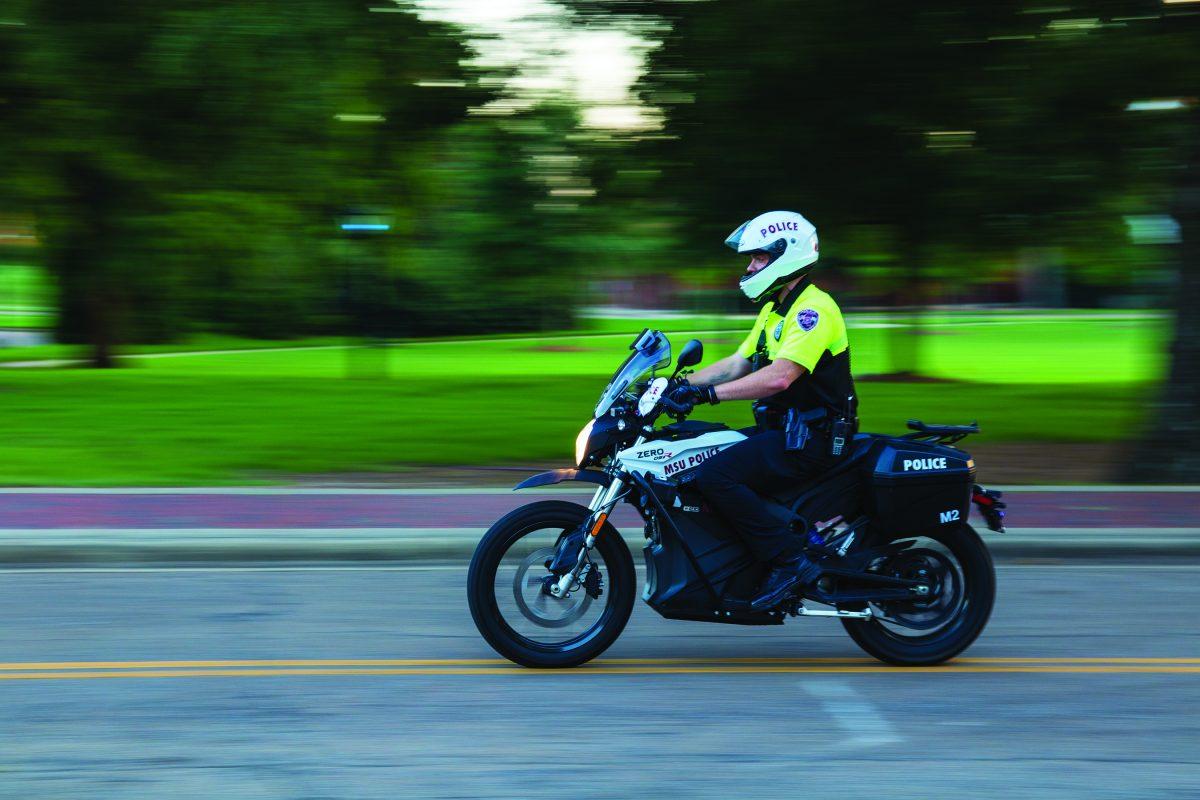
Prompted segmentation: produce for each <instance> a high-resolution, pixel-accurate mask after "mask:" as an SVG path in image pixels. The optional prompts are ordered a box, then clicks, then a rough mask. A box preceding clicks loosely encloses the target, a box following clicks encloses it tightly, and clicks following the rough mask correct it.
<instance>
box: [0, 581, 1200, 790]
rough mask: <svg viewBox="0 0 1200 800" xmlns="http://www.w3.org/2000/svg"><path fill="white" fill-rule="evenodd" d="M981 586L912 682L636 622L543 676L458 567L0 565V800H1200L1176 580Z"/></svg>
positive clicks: (732, 630) (783, 648) (645, 618)
mask: <svg viewBox="0 0 1200 800" xmlns="http://www.w3.org/2000/svg"><path fill="white" fill-rule="evenodd" d="M999 576H1000V595H999V601H998V606H997V609H996V613H995V615H994V617H993V619H992V622H991V624H990V626H989V627H988V629H987V630H986V631H985V633H984V635H983V637H982V638H981V639H980V640H979V641H978V642H977V643H976V644H975V646H974V647H973V648H972V649H971V650H969V651H968V652H967V653H966V654H965V656H966V657H965V658H964V659H963V660H961V661H960V662H958V663H956V664H955V665H951V666H948V667H946V668H943V669H940V670H937V671H933V672H915V673H914V672H905V671H900V670H896V669H892V668H885V667H882V666H881V665H877V664H876V663H875V662H871V661H868V660H862V658H863V654H862V653H861V652H859V651H858V650H856V648H855V647H854V645H853V643H852V642H851V641H850V640H849V638H848V637H846V636H845V634H844V633H843V632H842V630H841V628H840V626H839V625H837V624H836V623H831V622H829V621H826V620H798V621H794V622H793V623H791V624H789V625H787V626H784V627H782V628H768V629H762V628H741V627H734V626H719V625H705V624H701V623H683V622H668V621H665V620H662V619H660V618H659V617H657V615H655V614H654V613H653V612H652V611H650V610H649V609H648V608H646V607H645V606H643V605H640V604H639V606H638V608H637V609H636V610H635V612H634V616H633V619H632V620H631V623H630V626H629V628H628V629H627V630H626V632H625V634H624V636H623V637H622V638H621V640H620V641H618V643H617V644H616V645H615V646H614V647H613V648H612V649H611V650H610V651H609V652H608V653H607V654H606V656H605V657H604V659H602V660H601V661H599V662H596V663H595V665H594V666H593V667H592V668H591V669H586V670H580V671H573V672H553V673H546V672H535V671H529V670H521V669H519V668H516V667H511V666H508V665H506V664H504V663H500V662H496V661H494V659H495V658H496V656H495V654H494V653H492V652H491V651H490V650H489V649H488V648H487V646H486V645H485V644H484V643H483V641H482V640H481V639H480V638H479V637H478V635H477V634H476V632H475V630H474V627H473V626H472V623H471V620H470V617H469V614H468V612H467V609H466V603H465V600H464V597H463V584H464V568H463V567H462V566H461V565H433V564H425V565H408V566H401V567H391V568H388V567H384V568H380V567H371V568H364V569H359V568H347V567H317V568H312V569H307V568H278V567H276V568H270V569H266V570H261V569H246V568H230V567H220V568H213V569H162V570H146V569H140V570H121V569H116V570H90V571H78V570H57V571H21V570H8V571H4V572H3V573H0V608H2V609H4V613H3V614H2V615H0V642H2V643H3V645H2V646H3V652H4V656H3V661H4V662H6V663H4V664H0V699H2V701H3V709H4V713H3V717H2V720H3V721H2V722H0V798H22V800H24V799H25V798H79V797H87V798H123V799H124V798H156V799H157V798H164V797H172V798H191V797H196V798H201V797H203V798H212V797H222V798H397V797H439V798H440V797H445V798H461V797H480V798H499V797H504V798H508V797H512V798H529V797H570V798H614V797H663V796H675V797H681V798H684V797H686V798H690V797H705V798H708V797H711V798H737V797H766V798H777V797H778V798H782V797H785V796H786V797H792V796H799V797H810V796H811V797H818V796H838V797H872V798H875V797H888V798H898V799H899V798H913V800H917V799H918V798H920V799H922V800H924V799H927V798H951V797H953V798H961V797H963V796H971V797H977V798H978V797H984V798H987V797H1006V798H1011V797H1022V798H1031V797H1046V798H1064V797H1081V798H1082V797H1086V798H1138V799H1139V800H1145V798H1194V797H1197V796H1200V719H1198V718H1197V712H1196V709H1197V708H1198V707H1200V629H1198V626H1197V625H1196V622H1195V617H1194V612H1195V610H1196V608H1197V600H1198V599H1200V580H1197V579H1198V578H1200V563H1197V562H1189V563H1183V564H1181V563H1173V564H1170V565H1168V566H1166V567H1163V568H1160V567H1155V566H1153V565H1147V564H1140V565H1137V566H1133V567H1125V568H1121V567H1114V566H1111V565H1100V564H1095V565H1086V564H1080V565H1069V566H1068V565H1023V566H1022V565H1002V566H1001V567H1000V568H999ZM772 659H774V660H772ZM822 659H825V660H822ZM1089 659H1095V660H1089ZM264 661H266V662H269V663H263V662H264ZM229 662H235V663H229ZM246 662H250V663H246ZM281 662H282V663H281Z"/></svg>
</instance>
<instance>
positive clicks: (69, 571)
mask: <svg viewBox="0 0 1200 800" xmlns="http://www.w3.org/2000/svg"><path fill="white" fill-rule="evenodd" d="M1026 569H1034V570H1046V569H1049V570H1063V571H1068V572H1070V571H1076V570H1108V571H1121V572H1126V571H1134V572H1136V571H1154V572H1200V564H1117V563H1104V564H997V565H996V570H997V571H1000V572H1007V571H1010V570H1011V571H1019V570H1026ZM637 570H638V573H639V575H640V574H641V573H642V572H643V571H644V569H643V568H642V567H641V566H638V567H637ZM466 571H467V562H465V561H463V562H461V563H456V564H442V563H430V564H386V563H385V564H352V565H334V564H330V565H325V564H314V565H305V566H290V567H289V566H264V565H260V564H253V563H247V564H226V565H222V566H219V567H212V566H195V567H190V566H178V567H156V566H139V565H136V564H132V565H129V566H121V567H39V566H30V567H8V568H4V569H0V575H31V574H38V575H87V574H89V573H96V574H108V573H115V574H124V573H132V572H164V573H178V572H205V573H208V572H462V573H465V572H466Z"/></svg>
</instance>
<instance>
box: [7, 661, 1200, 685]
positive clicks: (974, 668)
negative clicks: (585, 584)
mask: <svg viewBox="0 0 1200 800" xmlns="http://www.w3.org/2000/svg"><path fill="white" fill-rule="evenodd" d="M801 673H808V674H867V673H891V674H895V673H900V674H907V673H939V674H942V675H959V674H965V673H972V674H978V673H1066V674H1166V675H1170V674H1188V675H1200V666H1175V665H1168V664H1163V665H1135V664H1129V665H1109V666H1104V665H1083V664H1080V665H1040V666H1039V665H1026V666H1021V665H1012V666H999V665H997V666H979V665H966V666H954V665H947V666H940V667H892V666H888V665H886V664H877V665H875V666H837V665H832V664H831V665H817V664H811V665H791V666H789V665H785V664H778V665H774V666H769V665H759V666H733V665H727V666H683V665H681V666H674V667H670V666H658V667H651V666H643V667H638V666H626V667H621V666H616V667H604V666H595V667H580V668H576V669H564V670H534V669H524V668H521V667H518V666H515V665H510V666H508V667H474V668H470V667H408V668H403V667H395V668H394V667H374V668H372V667H359V668H338V667H306V668H292V669H272V668H259V669H245V668H243V669H142V670H129V669H125V670H107V671H95V670H82V671H81V670H68V671H36V672H34V671H30V672H9V673H3V674H0V681H12V680H92V679H102V678H214V677H215V678H248V677H282V676H297V675H299V676H321V675H326V676H335V675H340V676H354V675H363V676H380V675H393V676H400V675H425V676H429V675H460V676H466V675H484V676H491V675H507V676H516V675H520V676H551V675H554V676H575V677H590V676H594V675H680V674H682V675H705V674H709V675H712V674H735V675H736V674H801Z"/></svg>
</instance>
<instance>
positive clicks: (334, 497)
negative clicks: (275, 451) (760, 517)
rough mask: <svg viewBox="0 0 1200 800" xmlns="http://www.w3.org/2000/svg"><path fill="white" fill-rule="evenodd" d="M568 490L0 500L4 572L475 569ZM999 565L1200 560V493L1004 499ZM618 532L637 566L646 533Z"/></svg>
mask: <svg viewBox="0 0 1200 800" xmlns="http://www.w3.org/2000/svg"><path fill="white" fill-rule="evenodd" d="M589 495H590V491H589V490H587V489H586V488H580V487H576V486H568V487H557V488H553V489H545V490H540V491H526V492H520V493H514V492H511V491H508V490H505V489H487V488H462V489H357V490H356V489H294V488H265V489H253V488H251V489H190V490H189V489H166V490H163V489H119V490H53V489H50V490H37V489H30V490H24V489H5V490H0V563H10V564H13V563H33V562H48V563H64V562H70V563H79V562H84V563H86V562H112V561H172V562H175V561H215V560H380V559H416V558H453V559H465V558H467V557H469V555H470V554H471V552H473V550H474V548H475V544H476V543H477V542H478V541H479V538H480V536H482V534H483V532H484V531H485V530H486V529H487V528H488V526H490V525H491V524H492V522H494V521H495V520H496V519H498V518H499V517H501V516H503V515H504V514H505V513H507V512H508V511H511V510H512V509H513V508H516V507H517V506H519V505H522V504H524V503H528V502H532V501H535V500H542V499H547V498H552V497H553V498H559V499H563V500H569V501H574V502H581V503H586V501H587V499H588V496H589ZM1005 500H1006V501H1007V502H1008V503H1009V518H1008V521H1009V524H1010V528H1009V531H1008V532H1007V533H1004V534H994V533H991V532H989V531H987V530H986V528H985V526H984V525H983V524H982V522H981V521H980V520H978V519H974V518H973V519H972V523H973V524H974V525H975V526H976V528H977V529H978V530H979V531H980V532H981V533H982V534H983V535H984V538H985V540H986V541H987V543H988V546H989V547H990V548H991V549H992V552H993V553H994V554H995V555H996V556H997V557H999V558H1040V557H1070V556H1088V557H1096V556H1126V555H1136V556H1151V555H1154V556H1197V555H1200V487H1159V488H1145V487H1137V488H1129V487H1078V488H1076V487H1010V488H1008V489H1006V490H1005ZM613 522H614V524H615V525H616V526H617V527H618V529H619V530H620V531H621V533H622V535H623V536H624V537H625V538H626V540H627V541H628V542H629V544H630V546H631V548H632V549H633V550H634V552H635V554H636V552H637V551H638V550H640V549H641V546H642V542H643V537H642V523H641V520H640V519H639V518H638V517H637V515H636V514H635V513H634V512H633V511H632V509H630V508H628V507H625V506H622V507H620V508H619V509H618V510H617V512H615V513H614V514H613Z"/></svg>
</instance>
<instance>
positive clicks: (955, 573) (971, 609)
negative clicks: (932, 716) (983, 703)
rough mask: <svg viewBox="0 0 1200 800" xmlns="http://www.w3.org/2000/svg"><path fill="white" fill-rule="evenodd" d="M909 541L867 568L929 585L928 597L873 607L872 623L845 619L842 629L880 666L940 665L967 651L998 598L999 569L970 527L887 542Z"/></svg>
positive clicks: (874, 604) (881, 603)
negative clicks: (878, 662)
mask: <svg viewBox="0 0 1200 800" xmlns="http://www.w3.org/2000/svg"><path fill="white" fill-rule="evenodd" d="M910 540H911V541H912V545H911V546H910V547H908V548H906V549H905V550H903V551H901V552H899V553H897V554H896V555H893V556H891V557H889V558H886V559H883V558H881V559H879V560H878V561H877V562H876V563H873V564H872V565H871V566H870V567H869V569H870V571H871V572H878V573H881V574H885V575H889V576H892V577H896V578H905V579H909V580H921V581H925V582H927V584H928V585H929V587H930V593H929V595H928V596H927V597H921V598H913V599H906V600H903V601H888V602H879V603H871V604H870V606H871V610H872V611H873V612H874V614H875V617H874V618H872V619H870V620H866V621H855V620H845V619H844V620H842V625H843V626H844V627H845V628H846V632H847V633H849V634H850V638H851V639H853V640H854V641H855V643H856V644H858V646H859V647H861V648H862V649H863V650H865V651H866V652H867V653H869V654H870V655H872V656H874V657H875V658H878V659H879V660H881V661H886V662H888V663H889V664H897V665H901V666H928V665H931V664H940V663H942V662H943V661H948V660H950V659H951V658H954V657H955V656H956V655H958V654H959V653H961V652H962V651H963V650H966V649H967V647H969V646H970V645H971V643H972V642H974V641H975V639H976V637H978V636H979V634H980V633H982V632H983V628H984V626H985V625H987V621H988V617H990V616H991V613H992V605H993V604H994V602H995V599H996V570H995V567H994V566H993V565H992V556H991V553H989V552H988V549H987V546H986V545H985V544H984V543H983V540H982V539H980V538H979V534H977V533H976V532H975V531H974V529H972V528H971V526H969V525H959V526H957V527H954V528H943V529H938V530H935V531H930V532H928V533H924V534H920V535H916V536H891V537H888V539H887V540H885V541H910ZM883 543H885V542H879V544H883Z"/></svg>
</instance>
